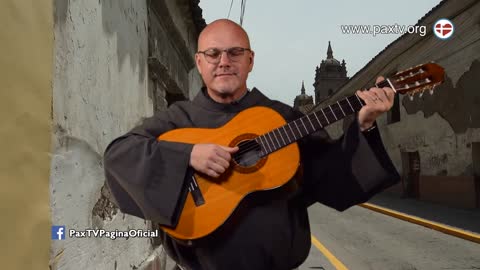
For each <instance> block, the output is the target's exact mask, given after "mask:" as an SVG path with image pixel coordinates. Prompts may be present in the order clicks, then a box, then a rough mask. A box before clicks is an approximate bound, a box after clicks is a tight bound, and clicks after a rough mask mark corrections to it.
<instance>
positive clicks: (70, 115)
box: [50, 0, 201, 269]
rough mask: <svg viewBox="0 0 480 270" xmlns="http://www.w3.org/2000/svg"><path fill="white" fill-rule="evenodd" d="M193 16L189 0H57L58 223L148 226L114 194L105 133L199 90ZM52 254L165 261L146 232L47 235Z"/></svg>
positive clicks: (156, 264)
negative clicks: (79, 236) (128, 235)
mask: <svg viewBox="0 0 480 270" xmlns="http://www.w3.org/2000/svg"><path fill="white" fill-rule="evenodd" d="M158 6H160V7H162V10H161V12H162V16H159V14H158V8H157V7H158ZM191 17H192V12H191V9H190V1H186V0H185V1H177V2H174V1H163V0H158V1H145V0H142V1H138V0H117V1H114V0H107V1H94V0H86V1H62V0H57V1H55V14H54V18H55V20H54V22H55V24H54V34H55V43H54V65H55V67H54V71H53V72H54V80H53V101H52V109H53V114H52V117H53V137H52V152H53V156H52V163H51V176H50V189H51V194H52V195H51V208H52V223H53V224H54V225H65V226H66V229H67V231H68V230H69V229H77V230H84V229H87V228H103V229H105V230H116V229H118V230H128V229H149V228H150V227H151V226H150V224H149V223H148V222H146V221H144V220H142V219H139V218H136V217H133V216H130V215H125V214H122V213H120V212H119V211H118V209H117V208H116V207H115V206H114V205H113V204H112V203H111V201H110V199H109V196H110V194H109V191H108V189H107V188H105V186H104V181H105V178H104V171H103V164H102V158H103V153H104V150H105V148H106V146H107V145H108V143H110V142H111V141H112V140H113V139H114V138H116V137H118V136H120V135H122V134H124V133H125V132H127V131H128V130H130V129H131V128H132V127H133V126H134V125H135V124H137V123H138V122H139V121H140V120H141V119H142V118H143V117H147V116H151V115H152V114H153V113H154V111H156V110H162V109H165V108H166V107H167V105H168V104H169V103H171V102H172V100H178V99H188V98H190V97H191V96H193V95H194V94H195V92H196V91H198V89H199V87H200V85H201V80H200V79H199V76H198V74H196V71H195V67H194V62H193V60H192V59H193V53H194V51H195V47H196V35H198V31H197V29H196V27H195V25H194V22H193V19H192V18H191ZM171 33H175V34H176V36H175V38H176V39H175V40H173V37H172V35H171ZM158 66H160V67H162V68H164V69H163V70H161V72H159V69H158V68H157V67H158ZM192 89H193V91H192ZM50 257H51V263H50V265H51V268H52V269H142V268H149V269H150V268H155V269H164V268H165V255H164V254H163V250H162V249H161V247H158V246H156V245H152V240H151V239H146V238H140V239H133V238H130V239H128V240H126V239H116V240H111V239H108V238H102V239H93V238H92V239H88V238H86V239H72V238H68V237H67V238H66V240H63V241H52V248H51V256H50Z"/></svg>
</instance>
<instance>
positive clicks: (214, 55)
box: [204, 49, 222, 63]
mask: <svg viewBox="0 0 480 270" xmlns="http://www.w3.org/2000/svg"><path fill="white" fill-rule="evenodd" d="M204 54H205V58H207V61H208V62H210V63H214V62H217V61H218V60H219V59H220V57H219V56H220V54H222V51H220V50H219V49H209V50H206V51H205V52H204Z"/></svg>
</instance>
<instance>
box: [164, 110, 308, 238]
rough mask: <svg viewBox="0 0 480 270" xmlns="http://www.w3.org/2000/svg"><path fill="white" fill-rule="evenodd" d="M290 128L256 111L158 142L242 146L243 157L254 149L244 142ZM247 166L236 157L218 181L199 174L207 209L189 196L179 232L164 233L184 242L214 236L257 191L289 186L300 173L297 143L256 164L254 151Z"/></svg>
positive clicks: (274, 114)
mask: <svg viewBox="0 0 480 270" xmlns="http://www.w3.org/2000/svg"><path fill="white" fill-rule="evenodd" d="M285 124H286V121H285V119H284V118H283V117H282V116H281V115H280V114H279V113H277V112H276V111H274V110H272V109H270V108H267V107H253V108H249V109H247V110H244V111H242V112H240V113H239V114H237V115H236V116H235V117H234V118H233V119H231V120H230V121H229V122H228V123H226V124H225V125H224V126H222V127H219V128H214V129H208V128H181V129H175V130H172V131H169V132H166V133H164V134H162V135H161V136H159V137H158V140H164V141H172V142H183V143H190V144H199V143H215V144H219V145H224V146H231V147H233V146H236V145H239V144H240V150H239V151H238V152H237V153H239V152H242V153H243V152H245V151H247V150H249V147H243V146H242V142H243V143H245V142H246V141H249V140H253V139H255V138H256V137H257V136H259V135H262V134H265V133H267V132H269V131H271V130H273V129H275V128H278V127H280V126H282V125H285ZM247 145H249V144H247ZM250 148H251V147H250ZM245 162H246V163H245ZM245 162H237V161H236V160H234V159H233V158H232V162H231V165H230V168H229V169H228V170H227V171H226V172H225V173H224V174H222V175H221V176H220V177H219V178H210V177H209V176H206V175H204V174H199V173H195V178H196V180H197V182H198V186H199V189H200V192H201V193H202V195H203V198H204V204H202V205H199V206H197V205H195V203H194V200H193V197H192V195H191V194H188V196H187V199H186V202H185V205H184V207H183V210H182V211H181V215H180V218H179V221H178V225H177V226H176V227H175V228H171V227H166V226H163V227H162V229H163V230H164V231H165V232H167V233H168V234H169V235H171V236H172V237H174V238H177V239H181V240H195V239H199V238H202V237H205V236H207V235H209V234H211V233H212V232H214V231H215V230H216V229H217V228H219V227H220V226H222V224H224V223H225V222H226V221H227V219H228V218H229V217H230V216H231V215H232V214H233V212H234V210H235V209H236V208H237V207H238V206H239V204H240V203H241V202H242V200H243V199H244V198H245V196H247V195H249V194H251V193H256V192H259V195H260V193H261V191H266V190H272V189H276V188H279V187H281V186H283V185H285V184H286V183H288V182H289V180H290V179H291V178H292V177H293V176H294V175H295V173H296V171H297V169H298V166H299V164H300V153H299V149H298V145H297V144H296V143H292V144H289V145H287V146H285V147H283V148H281V149H279V150H277V151H275V152H273V153H270V154H269V155H265V156H263V157H259V158H257V159H255V152H252V153H251V155H246V159H245Z"/></svg>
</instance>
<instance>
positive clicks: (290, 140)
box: [283, 125, 292, 142]
mask: <svg viewBox="0 0 480 270" xmlns="http://www.w3.org/2000/svg"><path fill="white" fill-rule="evenodd" d="M283 131H284V132H285V134H286V135H287V138H288V141H289V142H292V139H290V136H288V132H287V130H286V129H285V125H284V126H283Z"/></svg>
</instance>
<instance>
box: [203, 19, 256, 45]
mask: <svg viewBox="0 0 480 270" xmlns="http://www.w3.org/2000/svg"><path fill="white" fill-rule="evenodd" d="M225 41H229V42H233V43H237V44H236V46H239V47H244V48H250V40H249V38H248V34H247V32H245V30H244V29H243V28H242V27H241V26H240V25H238V24H237V23H235V22H233V21H231V20H228V19H219V20H216V21H213V22H211V23H210V24H208V25H207V27H205V28H204V29H203V31H202V32H201V33H200V35H199V37H198V50H199V51H202V50H205V49H207V48H209V47H212V46H214V47H215V44H216V43H217V42H220V43H224V42H225Z"/></svg>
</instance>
